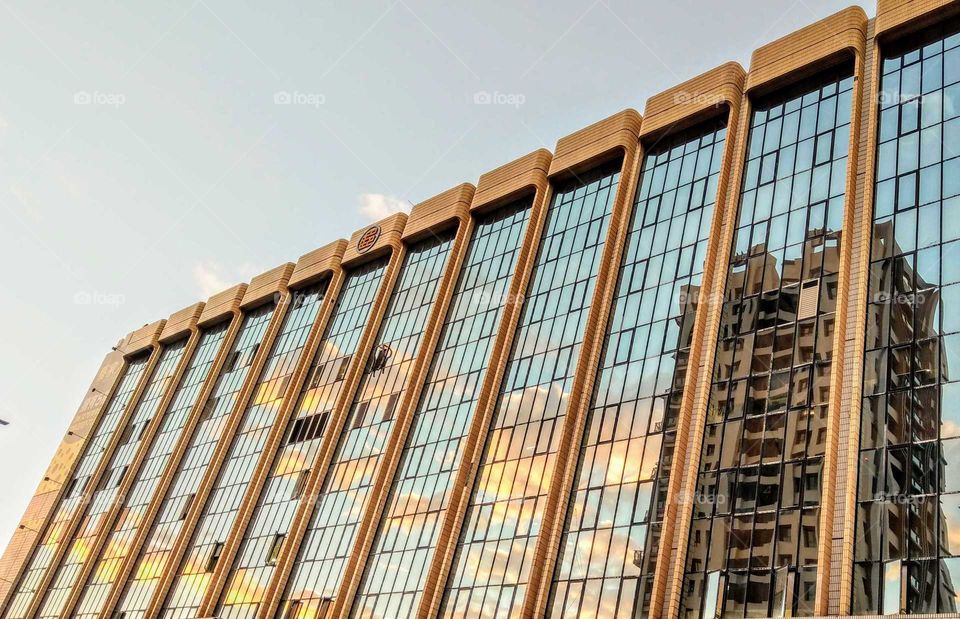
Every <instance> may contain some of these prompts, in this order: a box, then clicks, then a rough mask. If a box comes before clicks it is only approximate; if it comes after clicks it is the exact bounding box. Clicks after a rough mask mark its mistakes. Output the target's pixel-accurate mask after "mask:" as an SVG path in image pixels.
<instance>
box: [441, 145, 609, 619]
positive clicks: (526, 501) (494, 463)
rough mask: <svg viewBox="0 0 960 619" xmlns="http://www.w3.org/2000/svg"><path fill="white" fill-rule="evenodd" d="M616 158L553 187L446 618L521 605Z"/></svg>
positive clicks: (601, 240) (588, 299)
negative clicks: (608, 163) (609, 163)
mask: <svg viewBox="0 0 960 619" xmlns="http://www.w3.org/2000/svg"><path fill="white" fill-rule="evenodd" d="M619 181H620V162H619V161H618V162H616V163H614V164H612V165H608V166H604V167H602V168H600V169H597V170H593V171H591V172H588V173H586V174H585V175H582V176H579V177H577V178H575V179H573V180H571V181H569V182H568V183H566V184H563V185H561V186H558V187H556V190H555V194H554V197H553V200H552V203H551V205H550V208H549V209H548V212H547V219H546V224H545V229H544V232H543V238H542V239H541V246H540V249H539V253H538V255H537V258H536V261H535V263H534V271H533V275H532V277H531V280H530V285H529V289H528V292H527V297H526V300H525V304H524V308H523V313H522V316H521V318H520V323H519V325H518V329H517V333H516V336H515V338H514V344H513V350H512V352H511V355H510V360H509V363H508V366H507V369H506V374H505V376H504V379H503V385H502V387H501V391H500V395H499V399H498V402H497V405H496V411H495V413H494V420H493V424H492V428H491V429H490V432H489V434H488V436H487V439H486V446H485V448H484V455H483V458H482V461H481V463H480V468H479V471H478V474H477V482H476V486H475V488H474V491H473V495H472V498H471V500H470V505H469V507H468V511H467V518H466V520H465V522H464V525H463V531H462V532H461V537H460V541H459V543H458V548H457V559H456V560H455V563H454V566H453V570H452V572H451V574H450V578H449V581H448V583H447V592H446V601H445V608H444V611H443V615H444V616H446V617H465V616H468V617H480V616H484V617H493V616H506V615H510V614H512V613H514V612H517V611H518V610H519V608H520V606H521V605H522V604H523V600H524V595H525V593H526V587H525V585H526V582H527V579H528V574H529V570H530V568H531V564H532V562H533V554H534V549H535V546H536V541H537V535H538V534H539V532H540V524H541V518H542V514H543V509H544V507H545V504H546V494H547V491H548V489H549V487H550V480H551V479H552V472H553V464H554V460H555V456H556V450H557V446H558V443H559V440H560V432H561V428H562V426H563V419H564V417H565V415H566V410H567V404H568V398H569V395H570V388H571V386H572V384H573V375H574V372H575V368H576V365H577V359H578V357H579V353H580V347H581V343H582V341H583V332H584V327H585V325H586V321H587V313H588V312H589V310H590V303H591V300H592V298H593V291H594V287H595V286H594V284H595V282H596V276H597V268H598V266H599V263H600V257H601V254H602V253H603V245H604V242H605V240H606V235H607V228H608V224H609V222H610V214H611V210H612V207H613V201H614V197H615V195H616V192H617V187H618V185H619Z"/></svg>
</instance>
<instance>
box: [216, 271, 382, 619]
mask: <svg viewBox="0 0 960 619" xmlns="http://www.w3.org/2000/svg"><path fill="white" fill-rule="evenodd" d="M385 267H386V262H385V261H383V260H380V261H376V262H372V263H368V264H366V265H364V266H362V267H358V268H357V269H354V270H353V271H351V272H350V273H349V274H348V275H347V276H346V281H345V282H344V285H343V291H342V292H341V294H340V297H339V299H338V300H337V304H336V306H335V308H334V310H333V312H332V314H331V315H330V319H329V321H328V324H327V326H326V331H325V333H324V335H323V338H322V339H321V341H320V343H319V345H318V347H317V352H316V354H315V355H314V358H313V361H312V363H311V366H310V372H309V374H308V375H307V378H306V380H305V382H304V384H303V385H302V386H301V388H300V396H299V400H298V404H297V407H296V409H295V411H294V414H293V416H292V419H291V420H290V422H289V424H288V427H287V434H286V440H285V442H284V443H283V445H282V447H281V448H280V453H279V454H278V455H277V456H276V458H275V460H274V462H273V465H272V468H271V472H270V476H269V477H268V478H267V482H266V485H265V486H264V491H263V492H262V493H261V496H260V497H259V499H258V503H257V510H256V512H255V513H254V515H253V519H252V520H251V522H250V524H249V525H248V529H247V531H246V532H245V533H244V539H243V544H242V546H241V548H240V551H239V554H238V556H237V559H236V561H235V562H234V569H233V570H232V572H231V574H230V577H229V578H230V579H229V581H228V583H227V587H226V589H225V593H224V595H223V600H222V601H221V603H222V607H221V609H220V610H219V611H218V615H219V616H221V617H224V618H226V617H245V616H252V615H253V614H255V612H256V611H257V610H258V609H259V604H260V602H262V601H263V597H264V595H265V593H266V592H267V586H268V585H269V583H270V579H271V578H272V576H273V572H274V565H275V561H276V559H277V557H278V556H279V553H280V550H281V549H282V545H283V542H284V540H285V536H286V533H287V531H288V530H289V528H290V523H291V522H292V520H293V517H294V515H295V514H296V511H297V508H298V506H299V505H300V503H301V501H302V500H303V499H304V496H305V495H304V494H303V493H304V490H305V488H306V480H307V476H308V475H309V474H310V468H311V467H312V466H313V464H314V460H315V459H316V457H317V453H318V451H319V449H320V444H321V443H322V441H323V437H324V436H325V430H326V427H327V423H328V422H329V419H330V415H331V414H332V413H333V407H334V406H335V404H336V402H337V398H339V397H340V393H341V391H342V389H343V385H344V378H345V376H346V373H347V370H348V368H349V367H350V362H351V361H352V360H353V358H354V355H355V354H356V351H357V346H358V344H359V342H360V338H361V336H362V335H363V329H364V327H365V326H366V324H367V320H368V319H369V316H370V309H371V307H372V305H373V302H374V300H375V299H376V295H377V291H378V290H379V288H380V283H381V282H382V280H383V274H384V271H385ZM308 500H309V499H308Z"/></svg>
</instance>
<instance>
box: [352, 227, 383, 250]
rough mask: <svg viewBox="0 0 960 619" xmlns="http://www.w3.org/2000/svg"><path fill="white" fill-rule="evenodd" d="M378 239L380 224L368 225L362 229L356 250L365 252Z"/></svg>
mask: <svg viewBox="0 0 960 619" xmlns="http://www.w3.org/2000/svg"><path fill="white" fill-rule="evenodd" d="M379 240H380V226H370V227H369V228H367V229H366V230H364V231H363V234H361V235H360V238H359V239H358V240H357V251H358V252H360V253H361V254H365V253H367V252H368V251H370V250H371V249H372V248H373V246H374V245H376V244H377V241H379Z"/></svg>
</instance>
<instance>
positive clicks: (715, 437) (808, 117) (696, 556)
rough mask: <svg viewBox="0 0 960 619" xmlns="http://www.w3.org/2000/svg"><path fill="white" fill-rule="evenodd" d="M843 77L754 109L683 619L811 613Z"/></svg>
mask: <svg viewBox="0 0 960 619" xmlns="http://www.w3.org/2000/svg"><path fill="white" fill-rule="evenodd" d="M852 88H853V78H852V77H846V76H845V75H844V76H841V77H839V78H838V77H834V76H825V77H821V78H819V79H816V80H815V82H806V83H805V84H802V85H800V86H798V87H797V88H795V89H794V90H793V91H791V92H788V93H779V94H776V95H773V97H772V98H770V99H766V100H764V101H757V102H754V111H753V114H752V116H751V122H750V127H749V136H748V146H747V151H748V152H747V156H746V162H745V164H744V165H745V170H744V178H743V187H742V188H741V194H740V203H739V212H738V216H737V229H736V232H735V238H734V244H733V248H732V251H731V253H730V263H729V267H728V271H727V282H726V288H725V294H724V298H723V313H722V316H721V319H720V332H719V334H718V340H717V350H716V358H715V362H714V367H713V385H712V390H711V395H710V399H709V400H708V402H707V410H706V427H705V428H704V437H703V443H702V445H701V449H702V451H701V455H700V467H699V474H698V477H697V486H696V489H695V491H694V497H693V499H694V500H693V521H692V526H691V530H690V532H689V535H690V537H689V542H688V543H689V546H688V549H689V550H688V554H687V564H686V566H685V568H686V569H685V572H686V574H685V579H684V590H683V600H682V602H683V606H682V608H681V617H682V618H684V619H686V618H700V617H703V618H706V617H714V616H719V617H744V616H746V617H769V616H772V617H781V616H786V615H793V616H797V615H809V614H811V613H812V612H813V602H814V590H815V584H816V580H817V545H818V538H819V535H820V531H819V530H818V525H819V515H820V513H819V512H820V510H819V506H820V488H821V469H822V466H823V451H824V446H825V443H826V417H827V405H828V395H829V381H830V371H831V360H832V355H833V344H834V342H833V340H834V338H833V333H834V325H835V311H836V298H837V271H838V268H839V262H840V238H841V229H842V227H843V209H844V191H845V189H846V180H847V175H846V173H847V149H848V146H849V140H850V114H851V106H852V100H851V97H852Z"/></svg>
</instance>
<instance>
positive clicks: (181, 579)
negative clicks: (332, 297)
mask: <svg viewBox="0 0 960 619" xmlns="http://www.w3.org/2000/svg"><path fill="white" fill-rule="evenodd" d="M325 290H326V284H325V283H323V284H318V285H315V286H312V287H310V288H308V289H306V290H301V291H296V292H293V293H292V294H291V296H290V298H289V299H288V301H287V302H288V303H289V304H290V307H289V309H288V310H287V315H286V316H284V319H283V326H282V327H281V329H280V332H279V333H278V334H277V338H276V340H275V341H274V342H273V345H272V347H271V349H270V354H269V355H267V359H266V362H265V363H264V366H263V370H262V371H261V373H260V377H259V379H258V380H257V384H256V386H255V387H254V389H253V392H252V394H251V396H250V400H249V402H247V403H246V410H245V411H244V413H243V419H242V420H241V422H240V427H239V428H238V429H237V433H236V435H235V436H234V437H233V440H232V443H231V445H230V451H229V454H228V455H227V458H226V460H225V461H224V463H223V465H222V467H221V469H220V474H219V476H218V478H217V483H216V484H214V486H213V489H212V490H211V491H210V496H209V498H208V499H207V502H206V504H205V505H204V509H203V515H202V516H201V517H200V521H199V522H198V523H197V527H196V530H195V532H194V534H193V538H192V540H191V543H190V547H189V548H188V549H187V552H186V555H185V556H184V559H183V562H182V563H181V566H180V570H179V573H178V575H177V578H176V579H175V580H174V583H173V586H172V588H171V591H170V594H169V595H168V597H167V600H166V603H165V604H164V610H163V616H164V617H169V618H171V619H174V618H176V619H190V618H192V617H195V616H196V611H197V607H198V606H199V605H200V602H202V601H203V596H204V594H205V593H206V590H207V585H208V584H209V580H210V575H211V574H212V573H213V571H214V569H215V568H216V566H217V560H218V559H219V557H220V550H221V549H222V548H223V544H224V542H225V541H226V538H227V535H229V533H230V530H231V529H232V528H233V523H234V520H235V518H236V516H237V512H238V511H239V509H240V504H241V502H242V501H243V497H244V494H245V492H246V490H247V485H248V484H249V483H250V478H251V477H252V476H253V473H254V470H255V469H256V467H257V464H258V463H259V461H260V455H261V454H262V452H263V448H264V445H265V444H266V442H267V438H268V437H269V435H270V431H271V429H272V428H273V426H274V425H275V424H276V423H277V415H278V414H279V413H280V409H281V407H282V404H283V399H284V397H285V396H286V394H287V388H288V387H289V385H290V378H291V377H292V375H293V372H294V370H296V368H297V364H298V363H299V362H300V357H301V356H302V354H303V348H304V346H306V344H307V339H308V338H309V336H310V330H311V328H312V327H313V323H314V321H315V320H316V318H317V315H318V313H319V311H320V305H321V303H322V302H323V297H324V291H325Z"/></svg>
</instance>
